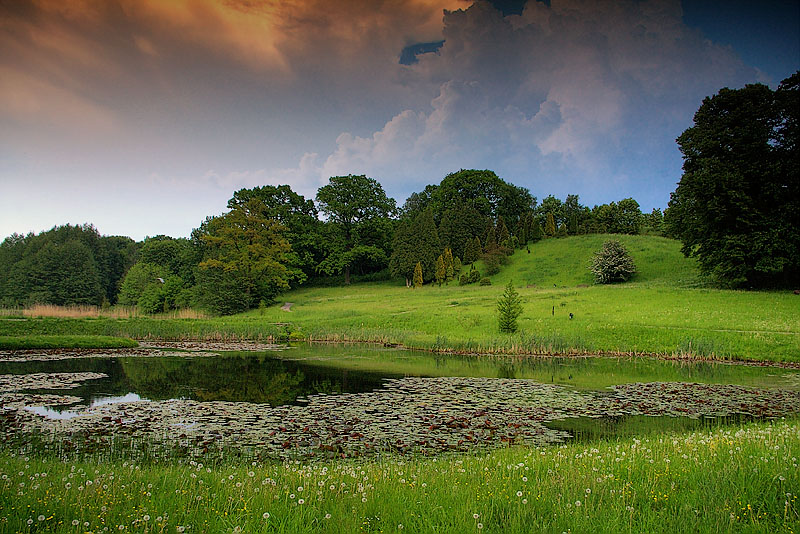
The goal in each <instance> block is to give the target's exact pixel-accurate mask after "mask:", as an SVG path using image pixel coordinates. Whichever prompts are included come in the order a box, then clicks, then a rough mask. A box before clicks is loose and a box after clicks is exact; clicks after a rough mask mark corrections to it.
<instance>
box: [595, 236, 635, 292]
mask: <svg viewBox="0 0 800 534" xmlns="http://www.w3.org/2000/svg"><path fill="white" fill-rule="evenodd" d="M589 270H590V271H591V272H592V274H593V275H594V281H595V283H596V284H611V283H613V282H627V281H628V280H630V279H631V277H632V276H633V275H634V274H636V265H635V264H634V263H633V258H631V256H630V254H628V251H627V249H625V247H624V246H623V245H622V243H620V242H619V241H616V240H614V239H611V240H608V241H606V242H605V243H603V248H602V249H600V250H599V251H597V252H595V253H594V258H593V259H592V265H591V267H590V269H589Z"/></svg>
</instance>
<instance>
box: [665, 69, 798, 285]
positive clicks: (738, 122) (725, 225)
mask: <svg viewBox="0 0 800 534" xmlns="http://www.w3.org/2000/svg"><path fill="white" fill-rule="evenodd" d="M798 95H800V73H795V74H794V75H792V76H791V77H790V78H788V79H786V80H784V81H783V82H781V84H780V86H779V87H778V89H777V91H772V90H771V89H770V88H769V87H767V86H766V85H762V84H752V85H747V86H745V87H744V88H742V89H727V88H725V89H721V90H720V91H719V93H717V94H716V95H714V96H713V97H708V98H706V99H704V100H703V103H702V105H701V106H700V108H699V109H698V110H697V113H695V115H694V125H693V126H692V127H691V128H689V129H687V130H686V131H685V132H683V134H681V136H680V137H679V138H678V146H679V148H680V150H681V152H682V154H683V176H682V177H681V181H680V183H679V184H678V187H677V189H676V190H675V192H674V193H672V196H671V198H670V202H669V208H668V210H667V213H666V214H665V223H666V224H667V226H668V230H669V233H670V234H671V235H674V236H677V237H678V238H679V239H680V240H681V241H682V242H683V252H684V254H686V255H687V256H694V257H696V258H697V259H698V261H699V263H700V267H701V269H702V270H703V271H704V272H706V273H709V274H712V275H714V276H715V277H717V278H718V279H719V280H720V281H722V282H724V283H726V284H730V285H733V286H743V285H746V286H767V285H775V284H796V283H797V280H798V279H800V175H799V174H798V165H800V164H798V161H799V160H800V154H798V137H799V136H798V119H799V118H800V117H799V116H800V98H799V96H798Z"/></svg>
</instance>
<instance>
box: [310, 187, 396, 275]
mask: <svg viewBox="0 0 800 534" xmlns="http://www.w3.org/2000/svg"><path fill="white" fill-rule="evenodd" d="M317 202H318V203H319V208H320V211H322V213H324V214H325V215H326V216H327V217H328V225H329V227H330V234H329V236H328V240H327V241H326V245H327V250H326V253H327V256H326V258H325V259H324V260H323V261H322V262H321V263H320V264H319V266H318V268H319V270H320V271H322V272H324V273H326V274H336V273H340V272H344V275H345V284H349V283H350V271H351V269H353V268H354V267H359V266H360V267H361V268H362V271H366V270H380V269H383V268H385V267H386V266H387V264H388V261H389V249H390V246H391V223H390V222H389V218H390V217H391V216H392V215H393V214H394V212H395V210H396V207H395V201H394V200H393V199H391V198H389V197H387V196H386V193H385V192H384V190H383V187H381V185H380V184H379V183H378V182H377V181H376V180H373V179H372V178H367V177H366V176H363V175H360V176H354V175H352V174H351V175H348V176H334V177H332V178H331V179H330V183H329V184H328V185H325V186H323V187H321V188H319V190H318V191H317ZM357 247H361V250H362V252H363V251H364V250H366V248H370V249H371V253H370V254H369V255H368V256H364V255H363V254H353V253H352V252H351V251H353V250H354V249H356V248H357ZM379 250H380V251H382V252H383V257H384V258H385V262H384V263H383V265H374V264H366V265H360V264H359V260H361V259H363V258H364V257H368V258H369V259H371V260H375V259H377V258H379V257H380V255H379V254H378V251H379Z"/></svg>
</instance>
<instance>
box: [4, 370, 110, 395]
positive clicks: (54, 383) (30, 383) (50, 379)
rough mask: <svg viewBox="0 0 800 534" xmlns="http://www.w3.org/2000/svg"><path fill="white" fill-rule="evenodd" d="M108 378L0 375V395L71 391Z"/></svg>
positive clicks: (106, 376)
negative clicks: (41, 390)
mask: <svg viewBox="0 0 800 534" xmlns="http://www.w3.org/2000/svg"><path fill="white" fill-rule="evenodd" d="M98 378H108V375H107V374H105V373H34V374H28V375H0V393H2V392H6V391H24V390H26V389H72V388H76V387H78V386H80V385H81V383H82V382H85V381H87V380H96V379H98Z"/></svg>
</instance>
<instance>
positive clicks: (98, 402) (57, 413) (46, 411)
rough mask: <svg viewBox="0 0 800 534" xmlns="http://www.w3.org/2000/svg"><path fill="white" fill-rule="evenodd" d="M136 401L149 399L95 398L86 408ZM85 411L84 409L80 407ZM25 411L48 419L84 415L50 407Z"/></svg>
mask: <svg viewBox="0 0 800 534" xmlns="http://www.w3.org/2000/svg"><path fill="white" fill-rule="evenodd" d="M137 401H145V402H149V401H150V399H145V398H143V397H140V396H139V395H137V394H136V393H128V394H126V395H119V396H114V397H108V396H103V397H96V398H93V399H92V400H91V402H90V403H89V406H88V408H89V409H91V408H94V407H96V406H103V405H106V404H120V403H123V402H137ZM82 408H83V409H85V408H86V407H82ZM25 410H27V411H29V412H32V413H35V414H36V415H41V416H43V417H47V418H48V419H72V418H74V417H78V416H81V415H84V411H83V410H80V411H76V410H75V408H74V407H71V408H66V409H65V408H59V407H55V408H54V407H50V406H26V407H25Z"/></svg>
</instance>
